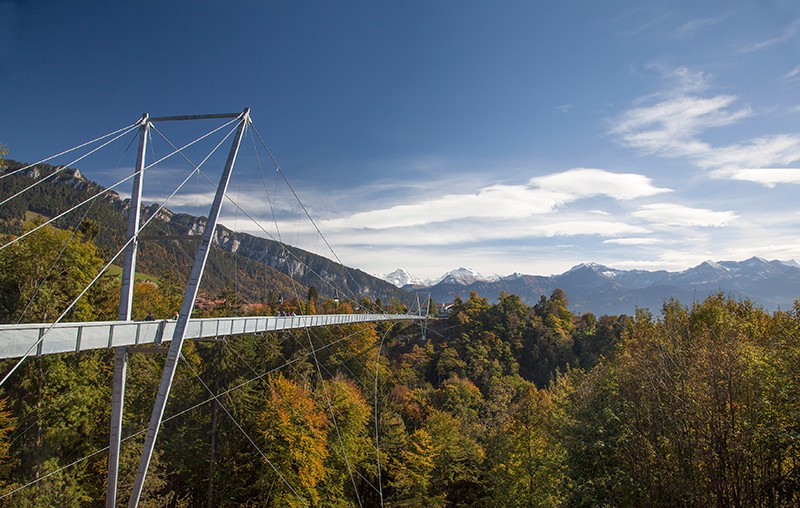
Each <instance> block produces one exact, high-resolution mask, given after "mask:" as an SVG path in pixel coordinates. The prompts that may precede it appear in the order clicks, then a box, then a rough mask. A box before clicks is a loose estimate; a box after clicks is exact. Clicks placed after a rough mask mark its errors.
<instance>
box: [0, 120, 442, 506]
mask: <svg viewBox="0 0 800 508" xmlns="http://www.w3.org/2000/svg"><path fill="white" fill-rule="evenodd" d="M191 120H226V121H227V123H225V124H224V125H223V126H222V127H218V128H217V129H215V130H214V131H211V132H215V131H217V130H220V129H222V128H224V127H226V126H229V125H230V126H232V128H231V131H230V133H229V135H230V134H232V135H233V140H232V142H231V145H230V149H229V152H228V156H227V159H226V161H225V164H224V168H223V170H222V174H221V176H220V179H219V182H218V184H217V185H216V192H215V194H214V199H213V202H212V204H211V207H210V210H209V213H208V219H207V221H206V224H205V227H204V229H203V232H202V235H200V238H199V240H200V241H199V244H198V246H197V250H196V253H195V258H194V262H193V264H192V268H191V272H190V274H189V276H188V283H187V285H186V289H185V291H184V295H183V300H182V304H181V308H180V312H179V313H178V314H177V316H176V318H175V319H169V320H159V321H155V320H148V321H132V320H131V315H132V306H133V288H134V277H135V274H136V260H137V250H138V243H139V239H140V238H139V236H140V231H141V229H142V228H143V227H144V226H146V225H147V224H148V223H149V221H151V220H153V218H155V217H156V216H157V215H158V212H156V213H154V214H152V215H151V217H150V218H149V219H148V220H147V221H143V220H142V217H141V210H142V187H143V177H144V174H145V172H146V171H147V170H148V169H149V168H151V167H153V166H154V165H155V164H157V163H158V162H161V161H163V160H165V159H167V158H168V157H171V156H173V155H176V154H177V155H180V156H182V157H183V158H184V159H186V160H187V161H188V162H190V164H191V166H192V167H193V168H194V172H199V171H200V167H201V166H202V165H203V163H205V162H206V161H207V160H208V157H206V158H205V159H204V160H203V162H201V163H200V164H198V165H195V164H194V163H191V161H189V159H188V158H187V157H186V156H185V155H184V153H183V151H184V149H185V148H186V147H188V146H190V145H192V144H193V143H195V142H197V140H195V141H192V142H191V143H187V144H186V145H184V146H183V147H180V148H178V147H176V146H175V145H172V147H173V148H174V151H173V152H171V153H170V154H169V155H168V156H166V157H163V158H161V159H159V160H158V161H155V162H153V163H150V164H149V165H148V164H147V163H146V160H145V159H146V157H145V154H146V149H147V144H148V139H149V138H150V131H151V129H153V128H154V125H155V124H156V123H160V122H180V121H191ZM251 126H252V120H251V118H250V110H249V108H245V109H244V110H243V111H242V112H240V113H226V114H210V115H185V116H165V117H150V116H149V115H148V114H144V115H143V116H142V117H141V119H140V120H139V121H137V122H135V123H134V124H133V125H131V126H128V127H126V128H123V129H120V130H118V131H114V132H112V133H110V134H107V135H106V136H103V137H101V138H97V139H96V140H93V141H90V142H87V143H84V144H82V145H78V146H77V147H75V148H73V149H71V150H68V151H65V152H61V153H60V154H57V155H56V156H59V155H63V154H65V153H68V152H70V151H72V150H75V149H78V148H83V147H85V146H89V145H91V144H92V143H94V142H98V141H103V140H106V141H104V142H103V143H102V144H101V145H100V146H98V147H95V148H92V149H91V150H90V151H89V152H88V153H87V154H86V155H84V156H82V157H79V158H78V159H76V160H74V161H72V162H71V163H70V164H74V163H75V162H77V161H80V160H81V159H83V158H84V157H86V156H87V155H90V154H92V153H94V152H96V151H97V150H99V149H100V148H103V147H105V146H107V145H108V144H109V143H110V142H112V141H114V140H116V139H119V138H120V137H121V136H123V135H125V134H128V133H130V132H133V131H137V130H138V139H139V143H138V153H137V159H136V166H135V168H134V171H133V173H132V174H131V175H129V176H128V177H126V178H124V179H122V180H121V181H120V182H117V184H115V185H114V186H112V187H110V188H113V187H116V186H118V185H119V184H120V183H122V182H126V181H128V180H132V190H131V203H130V208H129V212H128V221H127V233H126V238H125V243H124V245H123V246H122V247H121V248H120V249H119V251H118V252H117V253H116V254H115V255H114V256H113V257H112V259H111V260H110V261H108V264H107V265H106V266H105V267H104V269H103V270H101V271H100V273H98V274H97V276H96V277H95V278H94V279H93V281H92V282H91V283H90V284H89V285H88V286H87V287H86V288H85V289H84V290H83V291H82V292H81V293H80V295H78V297H77V298H76V299H75V300H74V301H73V302H72V303H71V304H70V305H69V306H68V307H67V308H66V309H65V310H63V312H62V313H61V314H60V315H59V317H58V318H57V319H56V320H55V321H54V322H51V323H18V324H2V325H0V359H7V360H15V363H14V365H13V367H11V369H10V370H9V371H8V372H6V373H5V375H4V377H3V379H2V381H0V386H2V385H3V384H5V383H6V382H7V381H8V380H9V379H10V378H11V377H12V376H13V375H14V373H15V371H17V369H18V367H19V366H20V365H21V364H22V363H23V362H24V361H25V360H26V359H27V358H30V357H39V356H42V355H49V354H67V353H80V352H83V351H89V350H97V349H111V350H113V351H114V377H113V390H112V400H111V401H110V404H111V427H110V431H109V446H108V481H107V493H106V506H107V507H115V506H117V503H118V499H117V490H118V480H119V478H118V474H119V454H120V443H121V441H122V415H123V410H124V400H125V386H126V375H127V374H126V373H127V364H128V355H129V354H133V353H136V352H139V351H141V350H149V351H152V350H153V349H154V348H152V347H150V348H140V346H148V345H158V346H163V347H161V348H156V349H160V350H162V351H164V352H166V361H165V364H164V367H163V372H162V376H161V381H160V384H159V387H158V391H157V394H156V398H155V402H154V405H153V410H152V413H151V417H150V424H149V426H148V429H147V432H146V436H145V441H144V447H143V450H142V453H141V457H140V462H139V467H138V470H137V474H136V480H135V483H134V485H133V490H132V494H131V497H130V500H129V501H128V506H129V507H131V508H133V507H137V506H138V505H139V502H140V499H141V495H142V489H143V486H144V482H145V480H146V477H147V472H148V468H149V465H150V462H151V459H152V456H153V450H154V447H155V443H156V440H157V437H158V432H159V429H160V427H161V424H162V422H163V420H164V411H165V407H166V404H167V400H168V399H169V395H170V391H171V388H172V385H173V380H174V377H175V371H176V368H177V365H178V360H179V358H181V350H182V347H183V345H184V342H185V341H186V340H203V339H218V338H220V337H229V336H235V335H241V334H259V333H263V332H278V331H283V330H292V329H310V328H314V327H327V326H334V325H343V324H353V323H366V322H379V321H402V320H412V321H419V322H420V323H421V325H422V328H423V335H424V329H425V324H426V322H427V321H426V320H427V310H426V311H425V312H424V313H423V310H422V308H421V306H420V307H419V309H418V313H416V314H407V313H406V314H384V313H357V314H314V315H290V316H247V317H236V316H229V317H214V318H202V319H195V318H192V312H193V309H194V304H195V300H196V299H197V296H198V289H199V286H200V281H201V279H202V277H203V273H204V270H205V267H206V263H207V260H208V256H209V252H210V249H211V247H212V243H213V235H214V231H215V229H216V227H217V224H218V221H219V216H220V210H221V208H222V205H223V202H224V200H225V199H226V198H227V199H228V200H230V201H232V200H231V199H230V197H229V196H227V195H226V191H227V188H228V185H229V182H230V179H231V174H232V172H233V169H234V166H235V163H236V160H237V156H238V154H239V149H240V146H241V142H242V138H243V135H244V133H245V131H246V129H248V127H251ZM256 132H257V131H256ZM207 135H208V134H206V136H207ZM203 137H205V136H201V137H200V138H198V140H199V139H202V138H203ZM258 137H259V139H260V140H261V141H262V144H263V139H261V136H260V135H259V136H258ZM109 138H110V139H109ZM226 139H227V136H226ZM220 144H222V142H220ZM220 144H218V145H217V148H218V147H219V146H220ZM264 148H266V144H264ZM215 150H216V148H215ZM266 150H267V153H268V154H269V157H270V158H272V161H273V163H275V165H276V168H278V169H279V168H280V167H279V166H278V165H277V162H276V161H275V159H274V157H272V154H271V152H269V149H268V148H266ZM56 156H53V157H56ZM209 156H210V154H209ZM53 157H51V158H48V159H44V160H42V161H40V162H38V163H35V164H39V163H41V162H45V161H47V160H50V159H52V158H53ZM35 164H32V165H29V166H26V167H25V168H21V169H19V170H16V171H15V173H16V172H20V171H22V170H24V169H27V168H30V167H33V166H35ZM64 167H67V166H64ZM5 176H8V174H5V175H3V176H2V177H5ZM52 176H53V175H50V176H47V177H43V178H41V179H39V180H37V181H36V182H35V183H34V184H32V185H31V186H30V187H31V188H32V187H34V186H36V185H38V184H40V183H41V182H43V181H44V180H46V179H48V178H50V177H52ZM284 179H285V176H284ZM185 182H186V180H184V181H183V183H185ZM183 183H182V184H181V185H183ZM287 183H288V181H287ZM110 188H109V189H110ZM179 189H180V186H179V187H178V189H176V190H175V192H173V193H172V194H171V195H170V198H167V200H165V202H164V203H162V204H161V205H160V208H159V211H160V210H161V209H162V208H164V207H165V206H166V204H167V202H168V201H169V199H171V198H172V197H173V196H174V195H175V193H177V191H178V190H179ZM107 190H108V189H107ZM107 190H106V191H103V192H101V193H98V194H97V195H95V196H93V197H92V198H91V199H89V200H87V201H85V202H84V203H81V204H80V205H83V204H86V203H87V202H90V201H92V200H94V199H96V198H98V197H100V196H101V195H102V194H103V193H104V192H107ZM22 192H24V190H23V191H20V192H18V193H16V194H14V195H13V196H11V197H9V198H6V199H4V200H3V201H2V202H0V205H2V204H5V203H6V202H8V201H10V200H11V199H13V198H14V197H16V196H18V195H20V194H21V193H22ZM292 193H293V194H295V197H297V196H296V193H294V190H293V189H292ZM298 200H299V198H298ZM234 204H236V203H234ZM80 205H78V206H80ZM300 205H301V207H302V208H303V210H304V212H305V213H306V215H308V212H307V210H306V208H305V206H303V205H302V203H300ZM236 207H237V208H238V209H239V210H241V211H242V212H243V213H245V214H246V212H245V211H244V210H242V209H241V208H240V207H239V205H238V204H236ZM75 208H77V206H76V207H73V208H71V209H70V210H67V211H66V212H64V214H66V213H67V212H70V211H72V210H74V209H75ZM64 214H61V215H58V216H56V217H54V218H52V219H50V220H48V221H46V222H44V223H43V224H40V225H39V226H37V227H35V228H33V229H32V230H30V231H28V232H27V233H25V234H23V235H20V236H18V237H16V238H14V239H13V240H11V241H10V242H8V243H6V244H5V245H3V246H2V247H0V250H2V249H5V248H6V247H8V246H9V245H11V244H13V243H15V242H18V241H22V240H24V238H25V237H26V236H28V235H30V234H31V233H34V232H35V231H36V230H38V229H40V228H42V227H45V226H47V225H49V224H51V223H52V222H53V221H55V220H56V219H58V218H59V217H61V216H63V215H64ZM248 216H249V215H248ZM308 218H309V220H311V221H312V222H313V219H312V218H311V216H310V215H308ZM315 228H316V224H315ZM316 229H317V231H318V232H319V228H316ZM265 233H266V231H265ZM320 235H321V232H320ZM323 240H324V237H323ZM325 244H326V245H327V246H328V247H329V248H330V249H331V252H332V253H333V255H334V257H336V259H337V261H339V259H338V256H336V254H335V252H333V249H332V248H331V246H330V244H328V242H327V240H325ZM120 256H122V257H123V258H124V261H123V269H122V275H121V278H122V283H121V291H120V304H119V310H118V319H117V320H115V321H97V322H64V321H62V320H63V319H64V317H65V316H66V315H67V314H68V312H69V311H70V310H71V309H72V307H73V306H74V305H75V304H76V302H77V301H78V300H79V299H80V298H81V297H82V296H83V295H84V294H85V293H86V292H87V291H88V289H89V287H91V286H92V284H94V283H95V282H97V280H99V278H100V277H101V276H102V274H103V273H105V271H106V270H107V268H108V267H109V266H110V265H111V264H112V263H113V262H114V261H115V260H116V259H117V258H119V257H120ZM339 262H340V263H341V261H339ZM311 354H315V351H314V349H313V345H312V350H311ZM315 360H316V356H315ZM317 367H318V369H319V365H318V366H317ZM319 375H320V377H321V376H322V372H321V371H319ZM376 376H377V373H376ZM376 382H377V381H376ZM211 395H212V398H213V399H214V400H215V401H217V402H218V403H219V400H218V399H217V395H216V394H213V393H212V394H211ZM328 405H329V406H330V402H329V404H328ZM376 411H377V403H376ZM226 412H227V410H226ZM228 414H229V416H230V413H228ZM331 417H333V418H334V419H335V417H334V416H333V414H331ZM231 418H232V416H231ZM334 421H335V420H334ZM237 426H238V424H237ZM239 428H240V429H241V427H239ZM248 439H250V438H249V437H248ZM251 442H252V440H251ZM376 446H377V435H376ZM345 459H346V457H345ZM378 460H379V459H378ZM270 465H271V466H272V467H273V469H275V466H274V465H272V464H270ZM378 468H379V469H380V465H378ZM348 469H349V466H348ZM276 472H277V473H278V475H279V476H280V477H281V478H282V479H283V481H284V482H286V479H285V478H284V477H283V475H281V474H280V472H279V471H277V469H276ZM350 474H351V479H352V472H350ZM23 487H24V486H23ZM288 487H289V488H290V489H291V490H292V491H293V492H294V489H293V488H292V486H291V485H288ZM6 495H8V494H6ZM356 495H357V493H356ZM300 501H301V502H302V504H306V503H305V502H304V501H303V499H302V498H300ZM381 503H382V497H381ZM359 504H361V501H360V499H359Z"/></svg>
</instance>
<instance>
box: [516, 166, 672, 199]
mask: <svg viewBox="0 0 800 508" xmlns="http://www.w3.org/2000/svg"><path fill="white" fill-rule="evenodd" d="M530 183H531V184H532V185H535V186H537V187H538V188H539V189H542V190H546V191H550V192H553V193H563V194H567V195H570V196H572V197H573V199H580V198H587V197H592V196H608V197H610V198H614V199H618V200H621V201H626V200H630V199H636V198H641V197H646V196H653V195H656V194H661V193H664V192H671V191H672V189H666V188H659V187H655V186H653V184H652V180H651V179H650V178H649V177H647V176H644V175H639V174H635V173H611V172H609V171H605V170H603V169H593V168H575V169H571V170H569V171H565V172H563V173H552V174H549V175H545V176H540V177H536V178H531V180H530Z"/></svg>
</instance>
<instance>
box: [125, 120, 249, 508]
mask: <svg viewBox="0 0 800 508" xmlns="http://www.w3.org/2000/svg"><path fill="white" fill-rule="evenodd" d="M248 123H250V108H245V109H244V111H243V112H242V113H241V115H239V127H238V129H237V130H236V137H235V139H234V141H233V144H232V145H231V150H230V152H229V153H228V160H227V161H226V163H225V169H223V171H222V176H221V177H220V181H219V185H218V186H217V192H216V194H215V195H214V202H213V204H212V205H211V211H210V212H209V213H208V221H207V222H206V226H205V229H203V235H202V237H201V239H200V244H199V245H198V246H197V253H196V254H195V258H194V265H193V266H192V271H191V273H190V275H189V284H188V285H187V286H186V292H185V293H184V296H183V304H182V305H181V311H180V314H179V315H178V321H177V323H176V324H175V332H174V334H173V335H172V342H171V343H170V346H169V351H168V352H167V360H166V363H165V364H164V371H163V373H162V374H161V384H160V385H159V387H158V394H157V395H156V401H155V404H153V412H152V414H151V416H150V426H149V427H148V429H147V436H146V437H145V441H144V450H143V451H142V458H141V460H140V462H139V469H138V471H137V473H136V481H135V482H134V484H133V493H132V494H131V499H130V502H129V503H128V507H129V508H136V507H137V506H138V505H139V498H140V496H141V494H142V487H143V486H144V480H145V477H146V476H147V468H148V467H149V465H150V459H151V457H152V455H153V449H154V447H155V443H156V437H157V436H158V430H159V428H160V427H161V420H162V418H163V416H164V408H165V407H166V405H167V399H168V398H169V392H170V390H171V388H172V380H173V379H174V377H175V369H176V368H177V366H178V359H179V357H180V353H181V348H182V347H183V341H184V338H185V335H186V325H187V323H188V322H189V318H190V317H191V314H192V309H193V308H194V301H195V298H197V290H198V288H199V286H200V279H201V278H202V276H203V270H204V269H205V265H206V260H207V259H208V253H209V251H210V250H211V241H212V240H213V238H214V230H215V229H216V227H217V220H218V219H219V212H220V209H221V208H222V201H223V199H224V198H225V192H226V191H227V189H228V182H229V181H230V177H231V171H232V170H233V165H234V163H235V162H236V156H237V154H238V152H239V145H240V144H241V141H242V136H243V135H244V130H245V128H246V126H247V124H248Z"/></svg>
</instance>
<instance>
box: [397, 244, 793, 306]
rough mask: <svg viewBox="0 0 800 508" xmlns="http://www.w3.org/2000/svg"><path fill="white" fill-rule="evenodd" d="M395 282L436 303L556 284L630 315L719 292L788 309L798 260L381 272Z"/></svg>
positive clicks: (576, 302)
mask: <svg viewBox="0 0 800 508" xmlns="http://www.w3.org/2000/svg"><path fill="white" fill-rule="evenodd" d="M384 280H387V281H390V282H392V283H394V284H398V283H399V282H403V284H402V286H401V287H402V288H403V289H404V290H405V291H412V292H417V293H422V294H428V293H430V296H431V298H433V300H434V301H436V302H450V301H452V300H453V299H455V298H456V297H459V298H461V299H466V298H469V294H470V292H471V291H475V292H476V293H478V295H480V296H482V297H484V298H488V299H489V300H491V301H495V300H496V299H497V298H498V297H499V295H500V294H501V293H502V292H506V293H509V294H516V295H519V296H520V298H521V299H522V300H523V301H524V302H525V303H527V304H529V305H533V304H535V303H536V302H538V301H539V299H540V298H541V297H542V296H545V297H549V296H550V295H551V294H552V292H553V291H554V290H555V289H559V288H560V289H562V290H564V291H565V292H566V294H567V297H568V298H569V301H570V309H571V310H572V311H573V312H574V313H577V314H581V313H584V312H592V313H594V314H597V315H603V314H633V313H634V312H635V310H636V308H637V307H640V308H649V309H650V310H651V311H653V312H654V313H656V314H658V312H659V310H660V309H661V307H662V305H663V304H664V302H665V301H667V300H669V299H671V298H677V299H678V300H680V301H681V303H684V304H690V303H691V302H693V301H697V300H703V299H705V298H706V297H707V296H708V295H710V294H714V293H718V292H722V293H724V294H726V295H728V296H731V297H734V298H738V299H750V300H752V301H753V302H754V303H756V304H758V305H760V306H762V307H764V308H765V309H767V310H770V311H774V310H777V309H784V310H787V309H790V308H791V307H792V306H793V304H794V300H795V299H797V298H800V263H798V262H797V261H795V260H790V261H778V260H773V261H767V260H765V259H762V258H759V257H751V258H750V259H746V260H744V261H719V262H714V261H704V262H703V263H701V264H699V265H697V266H695V267H693V268H689V269H687V270H683V271H680V272H669V271H666V270H658V271H647V270H618V269H615V268H609V267H607V266H604V265H601V264H597V263H582V264H580V265H577V266H574V267H573V268H571V269H569V270H568V271H566V272H564V273H562V274H560V275H550V276H541V275H523V274H519V273H515V274H512V275H508V276H505V277H498V276H492V277H482V276H481V275H480V274H478V273H477V272H475V271H473V270H470V269H468V268H459V269H457V270H453V271H451V272H448V273H447V274H445V275H444V276H443V277H440V278H439V279H436V280H433V281H429V283H427V284H425V283H423V282H420V281H419V280H416V279H414V277H412V276H411V275H409V274H408V273H407V272H406V271H405V270H402V269H398V270H395V271H394V272H392V273H391V274H388V275H387V276H385V277H384Z"/></svg>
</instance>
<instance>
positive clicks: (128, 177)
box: [0, 120, 235, 250]
mask: <svg viewBox="0 0 800 508" xmlns="http://www.w3.org/2000/svg"><path fill="white" fill-rule="evenodd" d="M234 121H235V120H231V121H230V122H227V123H226V124H224V125H222V126H220V127H218V128H216V129H214V130H213V131H211V132H208V133H207V134H204V135H203V136H201V137H199V138H197V139H195V140H194V141H192V142H190V143H187V144H186V145H184V146H182V147H181V148H178V149H176V150H175V151H174V152H172V153H170V154H169V155H166V156H164V157H162V158H161V159H159V160H157V161H155V162H153V163H152V164H149V165H147V166H145V167H144V168H142V171H141V173H144V172H145V171H147V170H148V169H150V168H151V167H153V166H155V165H156V164H158V163H160V162H162V161H164V160H166V159H168V158H170V157H172V156H173V155H175V154H176V153H178V152H179V151H180V150H183V149H184V148H188V147H189V146H191V145H194V144H195V143H197V142H199V141H200V140H202V139H204V138H207V137H208V136H210V135H211V134H214V133H215V132H217V131H219V130H220V129H222V128H223V127H226V126H227V125H230V124H231V123H234ZM234 130H235V127H234ZM231 132H232V131H231ZM230 135H231V133H230V132H229V133H228V134H227V136H226V137H225V138H223V141H224V140H225V139H227V138H228V137H229V136H230ZM218 146H219V145H217V147H218ZM215 150H216V148H215ZM206 159H208V157H206ZM137 174H139V172H138V171H137V172H135V173H133V174H131V175H128V176H127V177H125V178H123V179H122V180H120V181H118V182H117V183H115V184H114V185H112V186H111V187H109V188H108V189H104V190H102V191H101V192H98V193H97V194H95V195H94V196H92V197H90V198H88V199H85V200H83V201H81V202H80V203H78V204H77V205H75V206H73V207H72V208H70V209H69V210H66V211H65V212H62V213H60V214H59V215H56V216H55V217H53V218H52V219H50V220H49V221H47V222H45V223H43V224H40V225H38V226H37V227H35V228H33V229H31V230H30V231H28V232H26V233H24V234H22V235H20V236H18V237H16V238H14V239H13V240H10V241H9V242H7V243H6V244H4V245H2V246H0V250H3V249H5V248H6V247H9V246H11V245H13V244H15V243H17V242H18V241H20V240H22V239H23V238H25V237H27V236H28V235H30V234H33V233H35V232H36V231H38V230H39V229H41V228H43V227H45V226H47V225H49V224H52V223H53V222H55V221H56V220H58V219H60V218H61V217H63V216H65V215H67V214H68V213H70V212H72V211H74V210H76V209H78V208H80V207H81V206H83V205H85V204H86V203H88V202H90V201H92V200H94V199H97V198H99V197H100V196H103V195H105V194H108V193H109V192H111V190H113V189H114V188H116V187H117V186H119V185H122V184H123V183H125V182H127V181H128V180H130V179H132V178H134V177H135V176H136V175H137ZM184 184H185V181H184ZM184 184H181V185H184ZM174 195H175V194H174V193H173V194H172V196H174ZM172 196H170V197H172ZM162 208H163V207H162ZM158 211H161V209H160V208H159V210H158ZM142 227H144V226H142ZM139 229H141V228H139Z"/></svg>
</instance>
